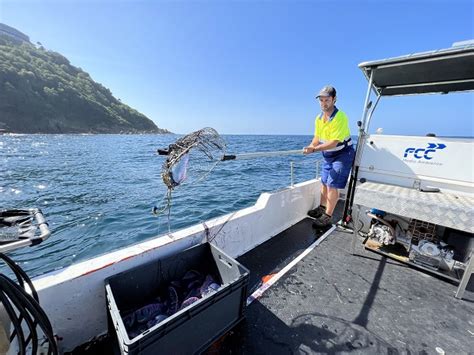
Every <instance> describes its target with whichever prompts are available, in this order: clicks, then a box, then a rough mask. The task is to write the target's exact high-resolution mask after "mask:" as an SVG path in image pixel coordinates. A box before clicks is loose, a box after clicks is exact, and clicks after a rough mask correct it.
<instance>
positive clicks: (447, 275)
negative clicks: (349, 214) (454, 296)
mask: <svg viewBox="0 0 474 355" xmlns="http://www.w3.org/2000/svg"><path fill="white" fill-rule="evenodd" d="M377 244H378V246H377ZM364 247H365V249H367V250H370V251H373V252H375V253H377V254H380V255H383V256H386V257H389V258H391V259H394V260H397V261H400V262H402V263H404V264H407V265H409V266H410V267H413V268H415V269H419V270H423V271H426V272H428V273H430V274H433V275H436V276H439V277H442V278H444V279H447V280H450V281H453V282H455V283H459V282H460V281H461V277H462V275H460V276H457V275H456V272H455V271H445V272H443V271H437V270H433V269H431V268H429V267H425V266H423V265H420V264H417V263H415V262H413V261H411V260H410V259H409V258H408V257H406V256H403V255H398V254H395V253H391V252H387V251H383V250H382V249H381V248H383V245H382V244H380V243H376V242H374V241H370V240H368V241H367V242H366V243H364Z"/></svg>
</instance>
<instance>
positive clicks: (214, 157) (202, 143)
mask: <svg viewBox="0 0 474 355" xmlns="http://www.w3.org/2000/svg"><path fill="white" fill-rule="evenodd" d="M225 151H226V143H225V141H224V139H222V137H221V136H220V135H219V133H217V131H216V130H215V129H214V128H210V127H206V128H203V129H200V130H198V131H195V132H192V133H190V134H187V135H185V136H184V137H181V138H180V139H178V140H177V141H176V142H174V143H172V144H170V145H169V146H168V149H167V150H158V153H159V154H161V155H167V156H168V157H167V159H166V160H165V161H164V162H163V165H162V167H161V178H162V180H163V183H164V184H165V185H166V187H167V192H166V196H165V200H166V203H165V206H164V207H163V208H161V209H159V208H157V207H156V206H155V207H154V208H153V213H154V214H155V215H159V214H161V213H163V212H164V211H166V210H168V229H170V213H171V202H172V191H173V190H174V189H175V188H176V187H178V186H180V185H181V184H184V183H197V182H199V181H201V180H203V179H205V178H206V177H207V176H208V175H209V174H210V172H211V171H212V170H213V169H214V168H215V166H216V165H217V163H219V162H220V161H222V158H223V156H224V155H225ZM190 154H193V155H194V156H198V157H199V158H203V159H205V160H206V161H207V163H208V164H209V167H208V168H207V169H204V171H203V172H202V173H201V174H200V176H199V177H198V178H195V179H194V180H192V179H190V178H189V176H188V168H189V169H190V170H191V171H192V170H193V169H194V167H193V165H195V164H196V163H197V162H196V161H194V160H193V161H191V162H189V156H190ZM200 163H203V161H200ZM201 170H203V169H202V167H201ZM197 175H199V174H197ZM190 180H192V182H190Z"/></svg>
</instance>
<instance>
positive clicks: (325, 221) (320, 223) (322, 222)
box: [313, 213, 332, 228]
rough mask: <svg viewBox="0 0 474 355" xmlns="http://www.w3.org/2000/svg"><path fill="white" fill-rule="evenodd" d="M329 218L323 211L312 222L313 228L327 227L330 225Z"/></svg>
mask: <svg viewBox="0 0 474 355" xmlns="http://www.w3.org/2000/svg"><path fill="white" fill-rule="evenodd" d="M331 219H332V218H331V216H330V215H328V214H326V213H323V214H322V216H320V217H319V218H316V220H315V221H314V222H313V227H315V228H324V227H328V226H330V225H332V222H331Z"/></svg>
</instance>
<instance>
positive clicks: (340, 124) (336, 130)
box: [314, 107, 352, 151]
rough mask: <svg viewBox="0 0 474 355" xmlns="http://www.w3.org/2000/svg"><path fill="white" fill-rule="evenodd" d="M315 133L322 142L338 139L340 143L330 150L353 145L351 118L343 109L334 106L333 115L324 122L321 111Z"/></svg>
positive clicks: (316, 122) (317, 118)
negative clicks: (350, 128) (350, 126)
mask: <svg viewBox="0 0 474 355" xmlns="http://www.w3.org/2000/svg"><path fill="white" fill-rule="evenodd" d="M314 126H315V129H314V135H315V136H317V137H318V138H319V142H320V143H326V142H327V141H333V140H337V141H339V143H338V145H337V146H336V147H335V148H333V149H330V150H328V151H338V150H341V149H343V148H344V147H346V146H348V145H351V144H352V142H351V132H350V130H349V119H348V118H347V116H346V114H345V113H344V112H342V111H341V110H338V109H337V108H336V107H334V112H333V113H332V115H331V117H329V119H328V120H327V122H324V119H323V114H322V113H320V114H319V115H318V116H317V117H316V120H315V122H314Z"/></svg>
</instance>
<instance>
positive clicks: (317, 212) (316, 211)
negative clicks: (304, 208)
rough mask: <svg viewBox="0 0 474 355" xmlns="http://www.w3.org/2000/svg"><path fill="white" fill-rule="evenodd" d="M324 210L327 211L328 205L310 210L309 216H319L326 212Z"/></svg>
mask: <svg viewBox="0 0 474 355" xmlns="http://www.w3.org/2000/svg"><path fill="white" fill-rule="evenodd" d="M324 212H326V207H324V206H318V207H317V208H315V209H314V210H309V211H308V216H310V217H311V218H319V217H321V216H322V215H323V214H324Z"/></svg>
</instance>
